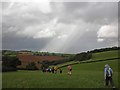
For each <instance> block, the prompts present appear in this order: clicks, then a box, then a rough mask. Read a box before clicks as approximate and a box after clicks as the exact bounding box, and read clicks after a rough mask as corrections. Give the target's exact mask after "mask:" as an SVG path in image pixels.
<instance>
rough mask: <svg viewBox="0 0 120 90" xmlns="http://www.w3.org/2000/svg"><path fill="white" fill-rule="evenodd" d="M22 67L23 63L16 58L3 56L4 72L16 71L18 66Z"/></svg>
mask: <svg viewBox="0 0 120 90" xmlns="http://www.w3.org/2000/svg"><path fill="white" fill-rule="evenodd" d="M18 65H21V61H19V59H18V58H17V57H16V56H11V55H10V56H9V55H3V56H2V71H3V72H4V71H16V70H17V66H18Z"/></svg>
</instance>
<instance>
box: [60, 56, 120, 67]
mask: <svg viewBox="0 0 120 90" xmlns="http://www.w3.org/2000/svg"><path fill="white" fill-rule="evenodd" d="M117 59H120V58H110V59H102V60H96V61H95V60H91V61H87V60H86V61H79V62H75V63H73V64H71V65H76V64H83V63H92V62H102V61H108V60H110V61H111V60H117ZM66 66H68V64H66V65H63V66H60V67H59V68H63V67H66Z"/></svg>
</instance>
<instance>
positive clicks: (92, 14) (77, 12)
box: [2, 2, 117, 53]
mask: <svg viewBox="0 0 120 90" xmlns="http://www.w3.org/2000/svg"><path fill="white" fill-rule="evenodd" d="M2 4H3V15H2V18H3V22H2V26H3V28H2V31H3V38H2V39H3V49H13V50H16V49H18V50H20V49H29V50H43V49H44V50H47V51H49V50H52V49H53V50H55V49H56V51H57V52H65V53H76V52H81V51H86V50H90V49H93V48H100V47H107V46H111V45H114V43H116V42H117V41H116V39H111V40H112V41H109V40H107V39H106V41H104V42H101V43H98V42H97V31H98V30H99V29H100V28H101V27H102V26H103V25H110V24H111V23H114V24H117V3H94V2H87V3H86V2H64V3H63V2H51V3H50V5H51V9H52V10H51V12H49V13H44V12H41V11H40V10H39V9H38V8H35V5H36V4H35V3H33V4H31V5H32V6H31V5H28V6H27V4H25V5H22V4H19V3H16V4H14V5H13V6H12V3H2ZM23 4H24V3H23ZM10 5H11V8H10ZM29 7H30V8H29ZM7 9H9V10H7ZM46 29H47V31H46V32H48V33H47V34H48V36H50V34H51V33H50V31H51V32H54V33H55V35H54V36H53V37H46V38H33V37H34V36H35V35H39V34H41V33H40V31H41V32H42V34H43V33H44V32H45V30H46ZM67 32H68V33H67ZM18 33H19V34H18ZM29 34H30V35H29ZM59 35H60V36H59ZM41 36H42V35H41ZM41 36H38V37H41ZM58 37H59V38H58Z"/></svg>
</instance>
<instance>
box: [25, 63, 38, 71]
mask: <svg viewBox="0 0 120 90" xmlns="http://www.w3.org/2000/svg"><path fill="white" fill-rule="evenodd" d="M26 69H27V70H38V68H37V67H36V64H35V63H34V62H31V63H29V64H28V65H27V66H26Z"/></svg>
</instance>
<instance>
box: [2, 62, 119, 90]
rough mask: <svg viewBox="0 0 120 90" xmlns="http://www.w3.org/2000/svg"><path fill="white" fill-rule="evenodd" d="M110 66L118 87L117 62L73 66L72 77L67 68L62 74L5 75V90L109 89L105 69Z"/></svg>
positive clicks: (11, 73) (7, 73)
mask: <svg viewBox="0 0 120 90" xmlns="http://www.w3.org/2000/svg"><path fill="white" fill-rule="evenodd" d="M106 63H107V64H109V65H110V66H111V67H112V68H113V71H114V75H113V79H114V83H115V85H116V87H118V63H117V60H113V61H102V62H94V63H83V64H76V65H73V73H72V77H69V76H68V75H67V67H64V68H63V73H62V74H59V73H57V74H52V73H43V72H41V71H18V72H5V73H3V83H2V85H3V88H108V87H106V86H104V78H103V69H104V65H105V64H106Z"/></svg>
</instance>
